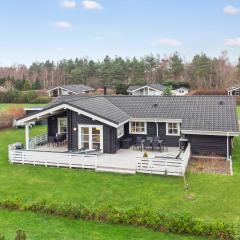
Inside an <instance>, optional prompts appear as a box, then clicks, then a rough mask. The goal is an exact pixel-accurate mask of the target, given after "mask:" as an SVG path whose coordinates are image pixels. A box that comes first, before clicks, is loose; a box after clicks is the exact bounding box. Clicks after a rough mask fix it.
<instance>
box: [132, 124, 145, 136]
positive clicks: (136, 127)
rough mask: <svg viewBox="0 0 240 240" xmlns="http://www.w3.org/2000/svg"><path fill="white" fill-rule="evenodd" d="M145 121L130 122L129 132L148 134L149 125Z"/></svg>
mask: <svg viewBox="0 0 240 240" xmlns="http://www.w3.org/2000/svg"><path fill="white" fill-rule="evenodd" d="M146 125H147V124H146V123H145V122H130V123H129V133H132V134H146V133H147V127H146Z"/></svg>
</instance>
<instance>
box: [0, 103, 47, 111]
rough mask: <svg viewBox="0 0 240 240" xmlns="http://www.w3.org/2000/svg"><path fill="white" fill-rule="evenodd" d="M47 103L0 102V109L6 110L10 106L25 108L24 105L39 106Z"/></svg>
mask: <svg viewBox="0 0 240 240" xmlns="http://www.w3.org/2000/svg"><path fill="white" fill-rule="evenodd" d="M44 105H46V104H30V103H21V104H18V103H0V111H5V110H7V109H10V108H24V107H37V106H44Z"/></svg>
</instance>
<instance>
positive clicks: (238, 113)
mask: <svg viewBox="0 0 240 240" xmlns="http://www.w3.org/2000/svg"><path fill="white" fill-rule="evenodd" d="M237 116H238V119H240V106H237Z"/></svg>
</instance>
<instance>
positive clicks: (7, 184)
mask: <svg viewBox="0 0 240 240" xmlns="http://www.w3.org/2000/svg"><path fill="white" fill-rule="evenodd" d="M42 131H44V127H34V128H33V129H31V130H30V132H31V133H32V134H39V133H41V132H42ZM0 138H1V140H0V153H1V154H0V183H1V185H0V196H1V198H7V197H8V198H21V199H23V200H24V201H26V202H28V201H33V200H36V199H42V198H44V199H46V200H47V201H48V202H58V203H62V202H66V201H70V202H72V203H82V204H85V205H87V206H99V205H106V204H112V205H115V206H118V207H121V208H128V207H133V206H145V207H146V206H147V207H150V208H155V209H156V208H157V209H164V210H170V211H177V212H183V211H188V212H191V213H192V214H193V215H194V216H196V217H202V218H205V219H215V218H222V219H225V220H229V219H234V218H236V217H237V216H239V215H240V164H239V158H240V139H239V138H236V141H235V148H234V176H224V175H217V174H189V173H188V174H187V181H188V183H189V184H190V191H191V193H192V194H193V195H194V200H189V199H186V198H185V192H184V184H183V179H182V178H180V177H165V176H151V175H143V174H137V175H132V176H128V175H120V174H111V173H95V172H93V171H88V170H76V169H63V168H59V169H58V168H46V167H37V166H36V167H34V166H27V165H11V164H9V162H8V161H7V159H8V158H7V145H8V144H10V143H14V142H16V141H20V142H23V139H24V130H23V129H7V130H3V131H1V132H0Z"/></svg>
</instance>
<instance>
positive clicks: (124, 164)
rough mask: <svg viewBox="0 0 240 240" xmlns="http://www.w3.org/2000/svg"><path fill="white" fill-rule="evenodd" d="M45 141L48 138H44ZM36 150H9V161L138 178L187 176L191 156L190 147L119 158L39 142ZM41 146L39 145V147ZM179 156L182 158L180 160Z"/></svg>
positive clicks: (121, 153) (122, 152)
mask: <svg viewBox="0 0 240 240" xmlns="http://www.w3.org/2000/svg"><path fill="white" fill-rule="evenodd" d="M41 138H42V139H43V140H44V141H45V137H44V136H41ZM31 142H32V144H31V146H33V147H34V148H33V149H31V150H24V149H23V150H18V149H15V145H14V144H12V145H10V146H9V161H10V162H11V163H15V164H31V165H42V166H46V167H47V166H53V167H68V168H83V169H93V170H95V171H96V172H115V173H125V174H135V173H136V172H140V173H147V174H159V175H173V176H183V175H184V174H185V170H186V167H187V164H188V160H189V158H190V154H191V147H190V145H188V147H187V149H186V151H185V152H184V153H181V155H180V156H178V155H179V148H171V147H169V148H168V151H167V152H166V151H164V152H157V151H144V152H147V155H148V157H143V152H141V151H139V150H133V149H132V148H130V149H120V150H118V151H117V153H115V154H105V153H103V154H99V155H96V154H79V153H70V152H68V149H67V146H63V145H60V146H49V145H47V144H46V143H41V144H40V145H39V141H38V139H36V138H35V139H34V140H31ZM36 143H37V144H36ZM177 156H178V158H176V157H177Z"/></svg>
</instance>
